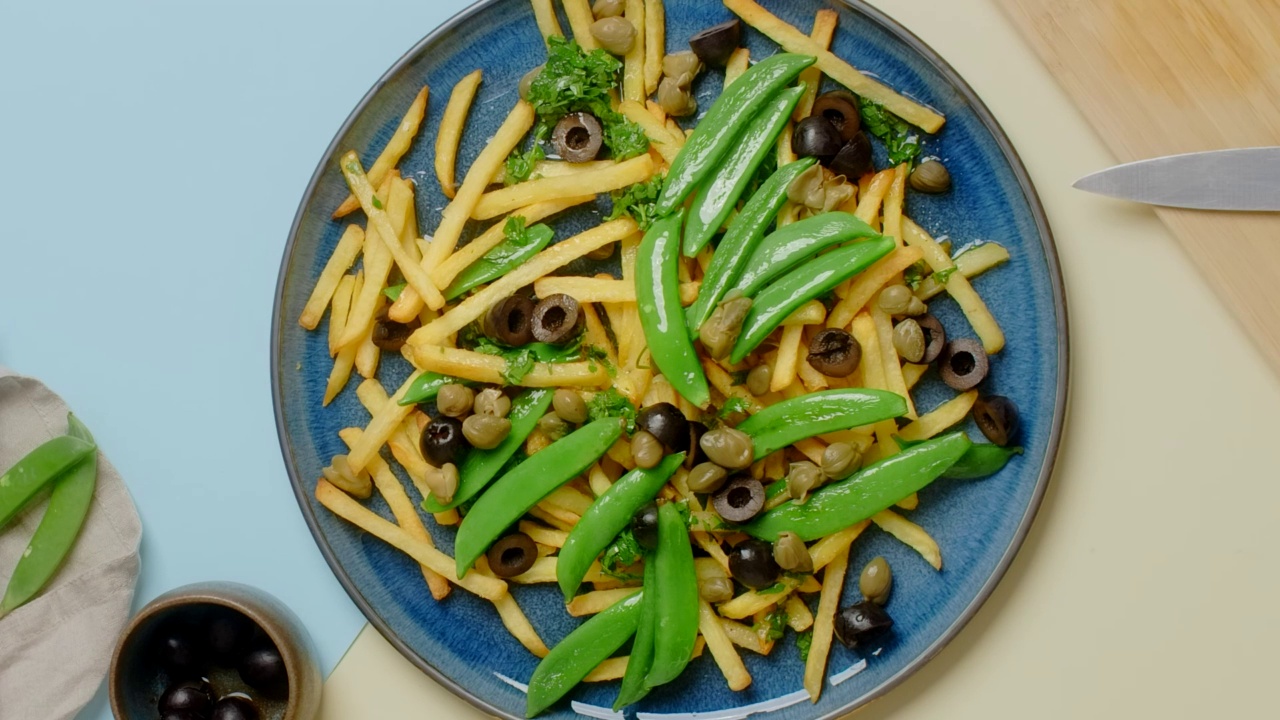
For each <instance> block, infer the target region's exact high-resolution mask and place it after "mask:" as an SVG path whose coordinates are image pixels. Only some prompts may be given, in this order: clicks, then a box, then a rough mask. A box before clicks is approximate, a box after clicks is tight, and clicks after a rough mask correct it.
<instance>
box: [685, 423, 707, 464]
mask: <svg viewBox="0 0 1280 720" xmlns="http://www.w3.org/2000/svg"><path fill="white" fill-rule="evenodd" d="M706 434H707V426H706V425H703V424H702V423H700V422H698V421H697V420H690V421H689V448H688V450H687V452H686V453H685V456H684V467H685V469H686V470H689V469H691V468H693V466H694V465H698V464H700V463H704V462H706V461H707V451H705V450H703V449H702V443H701V440H702V436H703V435H706Z"/></svg>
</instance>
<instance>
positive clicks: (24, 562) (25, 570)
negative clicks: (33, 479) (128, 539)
mask: <svg viewBox="0 0 1280 720" xmlns="http://www.w3.org/2000/svg"><path fill="white" fill-rule="evenodd" d="M67 424H68V425H69V426H70V430H69V431H68V434H69V435H70V436H71V437H73V438H77V439H79V440H83V441H84V442H87V443H93V435H91V434H90V433H89V429H88V428H86V427H85V426H84V423H82V422H80V419H79V418H77V417H76V416H75V415H71V414H69V413H68V414H67ZM97 482H98V453H97V451H96V450H95V451H94V452H90V453H89V454H88V455H86V456H85V458H84V459H83V460H81V461H80V462H79V463H78V464H76V465H75V466H73V467H72V468H71V469H70V470H68V471H66V472H65V473H64V474H63V475H62V476H61V477H59V478H58V479H57V480H55V481H54V484H53V493H52V494H51V495H50V496H49V506H48V507H47V508H45V511H44V517H42V518H40V525H39V526H38V527H37V528H36V532H35V534H34V535H32V536H31V542H30V543H28V544H27V549H26V551H25V552H23V553H22V558H21V559H20V560H18V566H17V567H15V568H14V569H13V576H12V577H10V578H9V585H8V587H6V588H5V592H4V599H3V600H0V617H2V616H4V615H7V614H8V613H9V612H10V611H12V610H14V609H15V608H17V607H20V606H21V605H22V604H24V603H26V602H27V601H28V600H30V599H31V598H33V597H35V596H36V593H38V592H40V590H41V588H43V587H44V586H45V585H46V584H47V583H48V582H49V579H50V578H52V577H53V574H54V573H55V572H57V571H58V568H59V567H60V566H61V565H62V561H63V560H64V559H66V557H67V555H68V554H70V552H71V548H72V547H74V546H75V542H76V537H77V536H78V535H79V534H80V530H81V528H83V527H84V519H85V517H86V516H87V515H88V514H89V506H90V505H91V504H92V503H93V489H94V486H96V485H97Z"/></svg>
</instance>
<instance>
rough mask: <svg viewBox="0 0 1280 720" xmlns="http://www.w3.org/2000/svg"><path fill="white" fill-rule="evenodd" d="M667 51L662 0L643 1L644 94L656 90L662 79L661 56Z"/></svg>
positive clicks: (665, 17) (664, 12)
mask: <svg viewBox="0 0 1280 720" xmlns="http://www.w3.org/2000/svg"><path fill="white" fill-rule="evenodd" d="M666 52H667V9H666V7H665V6H664V5H663V3H662V0H645V3H644V94H645V96H646V97H648V96H649V95H652V94H654V93H655V92H657V90H658V82H659V81H661V80H662V56H663V55H665V54H666Z"/></svg>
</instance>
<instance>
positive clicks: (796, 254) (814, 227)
mask: <svg viewBox="0 0 1280 720" xmlns="http://www.w3.org/2000/svg"><path fill="white" fill-rule="evenodd" d="M878 237H880V233H878V232H876V231H875V229H874V228H872V227H871V226H870V225H868V224H866V223H864V222H862V221H861V220H859V219H858V218H857V217H855V216H853V215H851V214H849V213H847V212H829V213H822V214H821V215H814V216H813V217H808V218H805V219H804V220H797V221H796V222H793V223H791V224H790V225H784V226H782V227H780V228H778V229H777V230H775V231H774V232H772V233H770V234H769V235H768V236H767V237H765V238H764V239H763V240H761V241H760V244H759V245H758V246H757V247H756V249H755V251H754V252H752V253H751V257H749V258H747V261H746V263H745V264H744V265H743V266H742V274H741V275H739V276H738V281H737V282H736V283H735V284H734V286H733V289H735V290H739V291H741V292H742V294H743V295H746V296H747V297H752V296H754V295H755V294H756V293H758V292H760V290H761V288H763V287H765V286H766V285H768V284H769V283H770V282H772V281H774V280H775V279H777V278H778V277H779V276H780V275H783V274H785V273H786V272H787V271H789V270H791V269H792V268H794V267H795V266H797V265H799V264H800V263H802V262H804V261H805V260H808V259H809V258H811V257H813V256H814V255H817V254H818V253H820V252H822V251H823V250H826V249H827V248H829V247H834V246H836V245H843V244H844V243H846V242H848V241H850V240H858V239H860V238H878Z"/></svg>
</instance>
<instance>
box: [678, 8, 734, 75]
mask: <svg viewBox="0 0 1280 720" xmlns="http://www.w3.org/2000/svg"><path fill="white" fill-rule="evenodd" d="M741 42H742V21H741V20H738V19H737V18H734V19H733V20H730V21H728V22H723V23H720V24H719V25H716V26H714V27H709V28H707V29H706V30H703V31H702V32H700V33H698V34H697V35H694V36H693V37H691V38H689V49H690V50H693V52H694V54H695V55H697V56H698V58H699V59H701V60H702V62H704V63H706V64H708V65H712V66H714V67H724V66H725V64H726V63H728V62H729V56H730V55H732V54H733V51H734V50H737V49H738V44H739V43H741Z"/></svg>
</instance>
